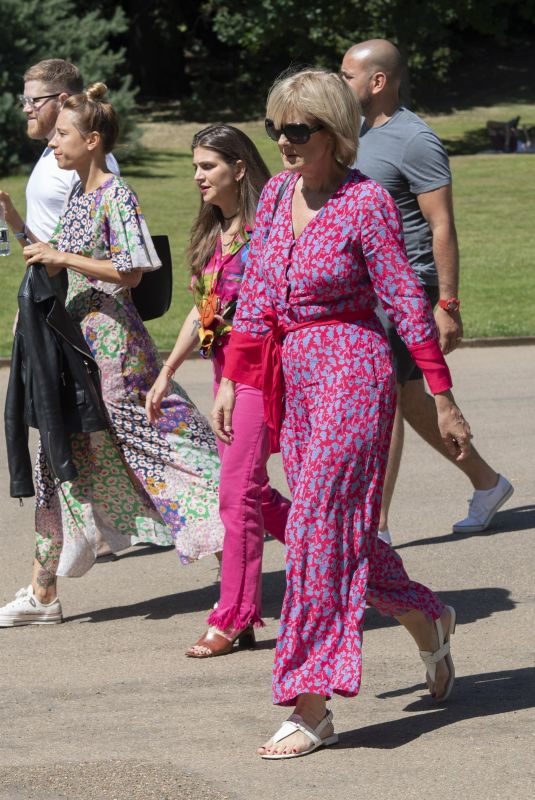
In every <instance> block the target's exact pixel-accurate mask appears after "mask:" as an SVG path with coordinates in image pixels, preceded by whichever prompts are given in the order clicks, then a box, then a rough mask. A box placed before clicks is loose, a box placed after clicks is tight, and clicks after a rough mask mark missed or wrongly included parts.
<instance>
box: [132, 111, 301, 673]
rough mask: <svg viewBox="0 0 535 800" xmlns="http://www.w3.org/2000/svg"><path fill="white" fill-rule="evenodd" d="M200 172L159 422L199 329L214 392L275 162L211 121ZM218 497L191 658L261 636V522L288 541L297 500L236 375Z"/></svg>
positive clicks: (197, 160) (197, 147) (254, 403)
mask: <svg viewBox="0 0 535 800" xmlns="http://www.w3.org/2000/svg"><path fill="white" fill-rule="evenodd" d="M192 149H193V164H194V167H195V182H196V183H197V186H198V187H199V191H200V193H201V208H200V211H199V214H198V216H197V219H196V220H195V222H194V224H193V228H192V232H191V240H190V248H189V257H190V263H191V269H192V274H193V277H192V283H191V289H192V292H193V296H194V300H195V305H194V306H193V308H192V310H191V311H190V313H189V314H188V316H187V317H186V320H185V321H184V324H183V325H182V328H181V330H180V333H179V335H178V338H177V341H176V344H175V346H174V348H173V350H172V352H171V354H170V356H169V358H168V359H167V361H166V363H165V364H164V366H163V367H162V370H161V372H160V375H159V377H158V379H157V380H156V381H155V383H154V385H153V387H152V389H151V391H150V392H149V394H148V396H147V404H146V410H147V415H148V418H149V420H150V421H151V422H155V421H156V419H157V417H158V414H159V410H160V404H161V401H162V399H163V398H164V397H165V396H166V394H167V392H168V390H169V381H170V379H171V377H172V376H173V375H174V373H175V371H176V370H177V369H178V368H179V366H180V365H181V364H182V362H183V361H184V359H185V358H186V356H187V355H188V354H189V353H191V352H192V351H193V350H194V348H195V345H196V344H197V343H198V341H199V339H200V344H201V355H202V356H204V357H205V358H211V359H212V364H213V368H214V394H215V393H217V390H218V388H219V382H220V380H221V375H222V373H223V368H224V365H225V353H226V351H227V346H228V342H229V339H230V337H231V329H232V319H233V315H234V309H235V307H236V301H237V299H238V293H239V290H240V285H241V280H242V275H243V271H244V268H245V263H246V260H247V255H248V252H249V240H250V236H251V231H252V228H253V225H254V222H255V215H256V206H257V204H258V199H259V196H260V193H261V191H262V189H263V187H264V185H265V183H266V182H267V180H268V179H269V172H268V169H267V167H266V165H265V164H264V162H263V160H262V158H261V156H260V154H259V152H258V150H257V149H256V147H255V145H254V144H253V142H251V140H250V139H249V138H248V137H247V136H246V135H245V134H244V133H242V131H240V130H238V129H237V128H234V127H232V126H230V125H212V126H209V127H208V128H204V129H203V130H202V131H200V132H199V133H197V134H196V135H195V137H194V139H193V144H192ZM219 453H220V457H221V483H220V489H219V506H220V514H221V519H222V521H223V525H224V527H225V539H224V545H223V560H222V571H221V595H220V599H219V603H218V605H217V608H216V609H214V610H213V611H212V613H211V614H210V616H209V618H208V626H209V627H208V630H207V631H206V633H205V634H204V635H203V636H202V637H201V638H200V639H199V640H198V642H197V643H196V644H195V645H193V646H192V647H190V648H189V650H188V651H187V653H186V655H187V656H190V657H192V658H210V657H213V656H220V655H226V654H228V653H230V652H231V650H232V648H233V645H234V642H235V641H236V640H238V642H239V644H240V646H252V645H254V626H260V625H262V624H263V623H262V617H261V595H262V582H261V578H262V553H263V546H264V531H265V530H266V531H268V532H269V533H270V534H271V535H272V536H274V537H275V538H276V539H278V540H279V541H281V542H283V541H284V529H285V527H286V519H287V516H288V511H289V508H290V502H289V500H287V499H286V498H284V497H282V495H280V494H279V492H277V491H276V490H275V489H273V488H272V487H271V486H270V485H269V480H268V475H267V471H266V462H267V460H268V457H269V454H270V450H269V437H268V434H267V428H266V425H265V423H264V408H263V396H262V392H261V391H260V390H259V389H256V388H254V387H251V386H247V385H240V384H238V385H237V387H236V405H235V409H234V440H233V443H232V447H228V446H226V445H224V444H223V443H222V442H220V443H219Z"/></svg>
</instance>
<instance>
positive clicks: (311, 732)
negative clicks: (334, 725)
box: [260, 711, 338, 761]
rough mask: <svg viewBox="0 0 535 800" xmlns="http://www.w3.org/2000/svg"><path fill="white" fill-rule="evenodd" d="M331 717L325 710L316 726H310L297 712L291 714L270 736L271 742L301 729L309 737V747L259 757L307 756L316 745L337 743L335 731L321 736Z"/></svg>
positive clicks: (316, 747)
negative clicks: (295, 751) (323, 737)
mask: <svg viewBox="0 0 535 800" xmlns="http://www.w3.org/2000/svg"><path fill="white" fill-rule="evenodd" d="M332 719H333V712H332V711H327V713H326V714H325V716H324V717H323V719H322V720H321V722H320V723H319V724H318V725H317V727H316V728H311V727H309V726H308V725H307V724H306V722H303V718H302V717H301V716H299V714H292V716H291V717H289V718H288V719H287V720H286V722H283V723H282V725H281V727H280V728H279V730H278V731H277V733H276V734H275V735H274V736H273V737H272V739H271V741H272V743H273V744H277V742H281V741H282V740H283V739H286V738H287V737H288V736H291V734H292V733H295V732H296V731H301V733H304V734H305V736H308V738H309V739H310V747H307V748H306V750H301V752H300V753H273V754H272V753H265V754H264V755H262V756H260V757H261V758H265V759H267V760H270V761H277V760H280V759H283V758H299V756H307V755H308V754H309V753H313V752H314V750H317V749H318V747H328V746H329V745H331V744H337V742H338V734H336V733H333V734H332V735H331V736H326V737H325V739H322V738H321V732H322V730H323V729H324V728H325V727H326V726H327V725H328V724H329V723H330V722H332Z"/></svg>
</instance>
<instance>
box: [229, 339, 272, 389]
mask: <svg viewBox="0 0 535 800" xmlns="http://www.w3.org/2000/svg"><path fill="white" fill-rule="evenodd" d="M262 343H263V339H262V338H259V337H256V336H251V335H250V334H249V333H241V332H240V331H236V330H234V329H233V330H232V331H231V333H230V342H229V343H228V345H227V348H226V351H225V367H224V369H223V377H224V378H229V379H230V380H231V381H236V383H244V384H246V385H247V386H253V387H254V388H255V389H262V386H263V382H264V381H263V370H262Z"/></svg>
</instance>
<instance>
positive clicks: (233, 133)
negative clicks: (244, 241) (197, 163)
mask: <svg viewBox="0 0 535 800" xmlns="http://www.w3.org/2000/svg"><path fill="white" fill-rule="evenodd" d="M196 147H206V148H208V149H209V150H213V151H214V152H215V153H217V154H218V155H219V156H221V158H222V159H223V160H224V161H226V162H227V164H235V163H236V162H237V161H242V162H243V164H244V166H245V174H244V176H243V178H242V179H241V180H240V181H239V182H238V214H239V215H240V217H241V222H242V224H243V225H245V224H247V225H249V226H250V227H251V228H252V227H254V223H255V217H256V207H257V205H258V200H259V198H260V193H261V192H262V189H263V188H264V186H265V184H266V182H267V181H268V180H269V178H270V173H269V170H268V168H267V167H266V165H265V163H264V160H263V159H262V156H261V155H260V153H259V152H258V149H257V147H256V145H255V144H254V143H253V142H252V141H251V140H250V139H249V137H248V136H246V135H245V133H243V131H240V130H239V129H238V128H234V127H233V126H232V125H222V124H221V125H209V126H208V127H207V128H203V129H202V130H201V131H199V132H198V133H196V134H195V136H194V137H193V141H192V143H191V149H192V151H193V150H195V148H196ZM222 223H223V214H222V213H221V210H220V209H219V208H218V206H214V205H212V204H211V203H204V202H203V200H202V198H201V206H200V209H199V213H198V214H197V218H196V220H195V222H194V223H193V225H192V228H191V235H190V243H189V248H188V259H189V263H190V265H191V272H192V274H193V275H200V273H201V271H202V268H203V267H204V265H205V264H206V262H207V261H208V259H209V258H210V257H211V256H212V255H213V253H214V251H215V248H216V243H217V237H218V235H219V232H220V230H221V225H222Z"/></svg>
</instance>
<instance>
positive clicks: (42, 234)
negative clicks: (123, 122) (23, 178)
mask: <svg viewBox="0 0 535 800" xmlns="http://www.w3.org/2000/svg"><path fill="white" fill-rule="evenodd" d="M106 165H107V167H108V169H109V170H110V172H113V174H114V175H119V174H120V172H119V165H118V163H117V161H116V160H115V157H114V156H113V155H112V154H111V153H108V155H107V156H106ZM79 180H80V178H79V177H78V173H77V172H75V171H74V170H70V169H60V168H59V167H58V162H57V161H56V159H55V158H54V151H53V150H51V149H50V147H46V148H45V150H44V152H43V153H42V155H41V158H40V159H39V161H38V162H37V164H36V165H35V167H34V168H33V171H32V174H31V175H30V178H29V180H28V183H27V184H26V225H27V226H28V228H29V229H30V230H31V232H32V233H33V234H34V236H36V237H37V238H38V239H39V240H40V241H41V242H48V241H49V239H50V238H51V236H52V234H53V232H54V230H55V228H56V225H57V224H58V220H59V218H60V216H61V212H62V211H63V207H64V205H65V200H66V198H67V197H69V195H70V193H71V191H72V188H73V186H74V184H75V183H76V181H79Z"/></svg>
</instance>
